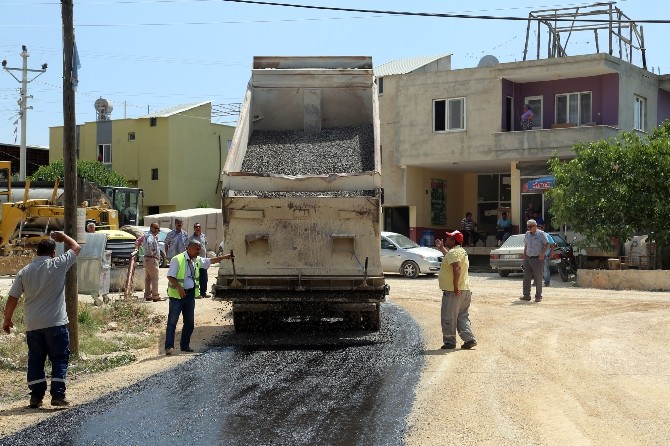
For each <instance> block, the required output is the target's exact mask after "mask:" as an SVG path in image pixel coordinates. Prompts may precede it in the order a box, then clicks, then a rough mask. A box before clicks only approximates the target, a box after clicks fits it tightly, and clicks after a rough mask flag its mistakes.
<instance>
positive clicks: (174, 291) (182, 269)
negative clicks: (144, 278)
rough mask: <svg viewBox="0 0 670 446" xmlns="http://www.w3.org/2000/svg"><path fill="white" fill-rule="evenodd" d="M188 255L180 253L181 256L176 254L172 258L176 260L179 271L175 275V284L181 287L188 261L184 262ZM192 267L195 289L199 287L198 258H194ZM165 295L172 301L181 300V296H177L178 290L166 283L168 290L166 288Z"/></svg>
mask: <svg viewBox="0 0 670 446" xmlns="http://www.w3.org/2000/svg"><path fill="white" fill-rule="evenodd" d="M187 255H188V253H186V252H182V253H181V254H177V255H176V256H174V257H173V259H177V262H178V264H179V269H178V270H177V274H176V275H175V279H177V282H178V283H179V285H181V287H182V288H183V287H184V278H185V277H186V269H187V268H188V260H186V256H187ZM193 266H194V268H195V271H193V276H194V282H195V288H196V289H197V288H198V287H199V283H200V257H199V256H196V258H195V260H194V262H193ZM167 295H168V296H169V297H172V298H174V299H181V296H180V295H179V290H177V288H176V287H175V286H173V285H172V283H170V282H168V288H167Z"/></svg>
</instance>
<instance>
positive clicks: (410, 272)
mask: <svg viewBox="0 0 670 446" xmlns="http://www.w3.org/2000/svg"><path fill="white" fill-rule="evenodd" d="M400 272H401V274H402V275H403V276H405V277H407V278H408V279H416V278H417V277H419V265H417V264H416V262H414V261H412V260H408V261H406V262H405V263H403V264H402V266H401V267H400Z"/></svg>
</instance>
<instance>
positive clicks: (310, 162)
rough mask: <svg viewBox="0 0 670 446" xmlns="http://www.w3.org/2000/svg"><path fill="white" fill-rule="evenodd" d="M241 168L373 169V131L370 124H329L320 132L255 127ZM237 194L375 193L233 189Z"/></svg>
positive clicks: (286, 171)
mask: <svg viewBox="0 0 670 446" xmlns="http://www.w3.org/2000/svg"><path fill="white" fill-rule="evenodd" d="M240 170H241V171H242V172H255V173H267V174H279V175H326V174H331V173H357V172H366V171H371V170H374V131H373V129H372V125H365V126H359V127H338V128H329V129H323V130H321V132H319V133H308V132H304V131H302V130H288V131H262V130H261V131H259V130H255V131H254V132H253V133H252V134H251V136H250V138H249V144H248V147H247V152H246V155H245V157H244V161H243V162H242V168H241V169H240ZM236 195H254V196H260V197H284V196H302V197H309V196H337V197H350V196H362V195H366V196H370V195H374V192H373V191H342V192H263V191H236Z"/></svg>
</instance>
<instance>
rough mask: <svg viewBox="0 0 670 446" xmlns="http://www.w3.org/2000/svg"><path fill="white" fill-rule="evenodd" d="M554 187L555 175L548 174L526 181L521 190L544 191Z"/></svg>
mask: <svg viewBox="0 0 670 446" xmlns="http://www.w3.org/2000/svg"><path fill="white" fill-rule="evenodd" d="M552 187H554V177H553V176H551V175H547V176H544V177H540V178H538V179H536V180H531V181H529V182H527V183H525V184H524V185H523V187H522V188H521V190H522V192H544V191H545V190H547V189H550V188H552Z"/></svg>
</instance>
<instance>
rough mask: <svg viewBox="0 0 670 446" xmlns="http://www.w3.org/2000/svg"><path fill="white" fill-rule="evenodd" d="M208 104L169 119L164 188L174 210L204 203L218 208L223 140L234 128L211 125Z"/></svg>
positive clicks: (219, 202)
mask: <svg viewBox="0 0 670 446" xmlns="http://www.w3.org/2000/svg"><path fill="white" fill-rule="evenodd" d="M209 116H211V106H210V105H209V104H206V105H203V106H201V107H198V108H197V109H191V110H188V111H187V112H185V113H183V114H180V115H178V116H175V117H173V118H172V119H171V126H170V148H171V156H170V160H169V161H170V163H169V167H168V171H167V174H168V176H169V179H170V183H169V185H167V187H166V190H168V191H169V195H170V197H171V202H172V203H173V204H174V205H175V206H176V208H177V209H189V208H194V207H198V205H199V204H201V203H206V204H207V206H206V207H213V208H220V207H221V195H220V194H221V190H220V188H219V187H218V184H219V176H220V174H221V170H222V169H223V163H224V161H225V160H226V155H227V141H228V140H231V139H232V138H233V132H234V128H233V127H229V126H224V125H220V124H212V123H211V122H210V119H209Z"/></svg>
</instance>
